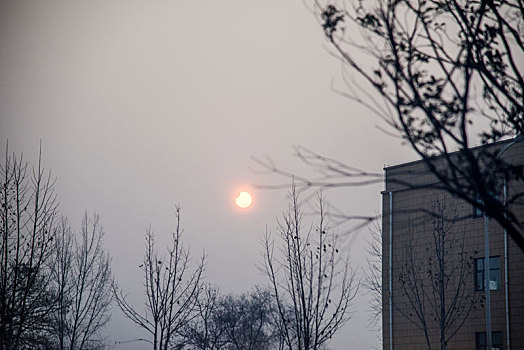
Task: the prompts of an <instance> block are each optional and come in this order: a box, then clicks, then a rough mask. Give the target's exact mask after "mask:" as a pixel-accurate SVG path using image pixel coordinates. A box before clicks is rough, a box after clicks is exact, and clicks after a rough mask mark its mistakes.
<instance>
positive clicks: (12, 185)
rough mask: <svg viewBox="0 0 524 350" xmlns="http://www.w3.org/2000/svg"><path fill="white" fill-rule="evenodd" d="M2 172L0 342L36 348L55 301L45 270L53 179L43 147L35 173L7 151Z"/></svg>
mask: <svg viewBox="0 0 524 350" xmlns="http://www.w3.org/2000/svg"><path fill="white" fill-rule="evenodd" d="M0 177H1V187H0V202H1V211H0V346H1V348H2V349H6V350H8V349H21V348H36V347H39V346H43V345H45V344H46V343H47V336H46V334H47V333H46V332H47V331H48V330H49V327H50V324H51V323H50V318H49V315H50V313H51V311H52V309H53V307H54V305H55V300H54V296H53V295H51V294H50V293H49V290H48V289H47V285H48V283H49V279H50V276H49V274H47V273H45V272H44V270H45V268H46V263H47V261H48V258H49V256H50V254H51V252H52V240H53V239H54V234H55V219H56V212H57V206H58V202H57V201H56V196H55V194H54V189H53V185H54V179H53V178H52V177H51V174H50V172H48V171H45V170H44V168H43V167H42V156H41V152H40V154H39V158H38V164H37V166H36V167H35V168H33V171H32V172H31V171H28V164H27V163H26V162H24V160H23V159H22V157H16V156H15V155H14V154H9V153H8V151H7V150H6V155H5V158H4V162H3V164H2V165H1V166H0Z"/></svg>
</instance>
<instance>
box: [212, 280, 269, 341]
mask: <svg viewBox="0 0 524 350" xmlns="http://www.w3.org/2000/svg"><path fill="white" fill-rule="evenodd" d="M271 312H272V309H271V295H270V293H269V291H267V290H261V289H255V290H253V291H251V292H250V293H246V294H242V295H240V296H238V297H235V296H232V295H227V296H224V297H222V298H221V299H220V301H219V305H218V308H217V310H216V314H215V317H216V322H217V323H218V324H219V325H220V326H221V327H222V328H223V330H224V335H225V340H226V344H227V349H231V350H265V349H266V350H267V349H272V348H273V347H274V346H275V344H274V342H275V341H278V335H276V334H275V332H274V331H275V330H274V328H273V324H272V317H271Z"/></svg>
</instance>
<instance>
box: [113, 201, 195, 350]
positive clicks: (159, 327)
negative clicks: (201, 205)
mask: <svg viewBox="0 0 524 350" xmlns="http://www.w3.org/2000/svg"><path fill="white" fill-rule="evenodd" d="M176 220H177V221H176V227H175V231H174V232H173V233H172V236H171V244H170V246H169V248H168V251H167V255H165V256H159V255H158V252H157V249H156V247H155V239H154V234H153V231H152V230H151V228H149V229H147V231H146V236H145V238H146V242H145V243H146V252H145V255H144V260H143V263H142V264H141V265H140V268H141V269H142V271H143V272H144V289H145V294H146V312H145V314H141V313H140V312H138V311H137V309H136V308H135V307H134V306H132V305H131V304H130V303H128V301H127V300H126V296H125V295H124V294H123V292H122V291H121V290H119V289H118V287H117V286H116V284H115V285H114V287H113V290H114V296H115V300H116V302H117V304H118V306H119V307H120V309H121V310H122V312H123V313H124V315H125V316H126V317H127V318H129V319H130V320H131V321H133V322H134V323H135V324H137V325H138V326H140V327H142V328H143V329H144V330H146V331H147V332H148V333H149V334H150V337H151V339H150V340H148V342H149V343H151V345H152V346H153V350H166V349H169V348H171V347H173V346H175V344H174V342H175V340H176V336H177V334H178V332H179V331H180V330H181V329H182V327H183V326H184V325H185V324H186V323H187V322H188V321H189V320H190V319H191V318H192V317H195V314H194V310H195V308H196V306H197V301H198V297H199V293H200V290H201V288H202V274H203V271H204V265H205V257H204V256H202V258H201V260H200V262H199V263H198V265H197V267H196V269H195V270H194V271H191V270H190V262H191V259H190V256H189V250H188V249H185V248H184V247H183V245H182V227H181V226H180V208H179V207H177V208H176Z"/></svg>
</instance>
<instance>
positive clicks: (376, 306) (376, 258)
mask: <svg viewBox="0 0 524 350" xmlns="http://www.w3.org/2000/svg"><path fill="white" fill-rule="evenodd" d="M366 242H367V252H368V258H367V261H366V262H367V269H366V270H365V271H364V278H363V280H362V285H363V286H364V288H366V289H367V290H368V292H369V294H370V296H371V301H370V304H369V307H370V311H371V316H370V318H369V321H370V323H371V324H372V325H375V326H376V325H379V327H380V325H381V323H382V322H381V320H382V228H381V226H380V224H378V223H376V222H375V224H374V225H373V226H372V227H371V228H370V229H369V239H368V240H367V241H366Z"/></svg>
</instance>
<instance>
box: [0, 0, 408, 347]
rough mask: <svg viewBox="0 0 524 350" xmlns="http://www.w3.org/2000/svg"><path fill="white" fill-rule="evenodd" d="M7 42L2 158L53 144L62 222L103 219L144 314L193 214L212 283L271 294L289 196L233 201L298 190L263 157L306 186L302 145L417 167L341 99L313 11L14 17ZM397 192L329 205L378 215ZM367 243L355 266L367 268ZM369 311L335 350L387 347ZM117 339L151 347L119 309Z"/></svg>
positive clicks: (6, 24)
mask: <svg viewBox="0 0 524 350" xmlns="http://www.w3.org/2000/svg"><path fill="white" fill-rule="evenodd" d="M0 33H1V35H0V142H1V145H0V150H1V151H2V152H5V144H6V140H7V139H9V148H10V151H14V152H16V153H22V152H23V153H24V156H25V158H26V159H28V160H29V161H34V160H35V158H36V156H37V154H38V147H39V142H40V140H42V144H43V159H44V165H45V166H46V167H47V168H50V169H51V170H52V172H53V174H54V175H55V176H56V177H57V183H56V191H57V194H58V196H59V200H60V210H61V212H62V213H63V214H64V215H66V216H68V217H69V219H70V220H71V222H72V223H73V225H74V226H76V227H77V228H78V227H79V225H80V221H81V217H82V214H83V211H84V210H86V209H87V210H89V211H96V212H98V213H99V214H100V216H101V219H102V222H103V225H104V227H105V231H106V237H105V247H106V249H107V250H108V251H109V252H110V253H111V255H112V257H113V271H114V273H115V276H116V278H117V279H118V281H119V283H120V285H121V286H122V287H123V288H124V289H125V290H127V291H128V292H129V293H130V297H131V300H133V301H136V303H137V304H139V303H140V302H141V300H142V299H141V297H142V289H141V279H142V276H141V274H140V270H139V268H138V265H139V264H140V263H141V259H142V254H143V235H144V230H145V228H146V227H147V226H148V225H149V224H151V225H152V228H153V230H154V231H155V232H156V233H157V237H158V241H159V242H166V241H167V239H168V237H169V233H170V232H171V229H172V227H173V225H174V207H175V205H176V204H178V203H179V204H181V206H182V208H183V210H182V223H183V226H184V229H185V233H184V234H185V236H184V237H185V238H184V239H185V242H186V244H187V245H189V246H190V248H191V251H192V255H193V256H194V257H195V258H197V257H198V256H199V255H200V254H201V253H202V251H205V253H206V254H207V255H208V268H207V273H206V278H207V281H209V282H211V283H214V284H217V285H218V286H219V287H220V289H221V291H222V292H224V293H230V292H232V293H241V292H245V291H248V290H249V289H251V288H252V287H253V286H254V285H255V284H263V283H265V279H264V276H262V275H261V274H260V273H259V272H258V270H257V267H256V264H257V263H260V262H261V261H262V260H261V257H260V254H259V252H260V249H261V245H260V238H261V236H262V234H263V232H264V230H265V227H266V225H267V227H268V229H270V230H273V229H274V228H275V226H276V221H275V219H276V217H278V216H279V215H280V213H281V212H282V211H283V210H284V209H285V208H286V207H287V203H286V191H285V190H282V191H267V190H257V189H253V188H252V189H253V192H254V197H255V202H254V205H253V207H252V208H251V209H249V210H245V211H241V210H238V209H236V208H235V207H234V205H233V198H234V196H235V194H236V191H238V190H239V189H241V188H249V187H250V186H251V185H253V184H273V183H281V182H285V181H286V179H283V178H279V177H270V176H260V175H256V174H254V173H253V172H252V171H250V167H254V163H253V162H252V161H251V160H250V157H251V156H257V157H264V156H266V155H268V156H270V157H271V158H272V159H274V160H275V161H276V162H277V164H279V165H280V166H281V167H283V168H285V169H287V170H290V171H297V172H300V173H307V172H308V169H307V168H306V167H304V166H303V165H302V164H301V163H300V162H299V161H298V160H297V159H296V158H294V157H293V149H292V147H293V145H303V146H306V147H308V148H310V149H313V150H315V151H317V152H319V153H322V154H325V155H328V156H331V157H334V158H337V159H340V160H342V161H345V162H347V163H350V164H353V165H356V166H359V167H361V168H365V169H367V170H370V171H375V172H380V171H381V170H382V168H383V166H384V164H396V163H399V162H404V161H408V160H411V159H414V156H412V155H410V154H409V152H408V151H407V150H406V149H405V148H402V146H401V145H400V142H399V141H398V140H396V139H393V138H391V137H389V136H386V135H385V134H383V133H382V132H381V131H379V130H378V129H377V128H376V125H382V122H381V121H380V120H379V119H378V118H376V117H375V116H374V115H372V114H371V113H370V112H368V111H367V110H365V109H363V108H362V107H361V106H359V105H358V104H355V103H353V102H351V101H349V100H347V99H345V98H343V97H341V96H340V95H338V94H336V93H334V92H333V91H332V88H331V86H332V84H334V85H336V86H342V83H341V79H340V70H341V66H340V63H339V62H338V61H337V60H336V59H335V58H333V57H332V56H331V55H330V54H329V52H328V49H327V47H326V46H325V41H324V39H323V36H322V32H321V30H320V27H319V25H318V23H317V21H316V19H315V18H314V16H313V15H312V14H311V13H310V12H309V11H308V10H307V8H306V7H305V6H304V5H303V3H302V2H301V1H300V0H285V1H282V0H263V1H262V0H243V1H240V0H237V1H235V0H200V1H178V0H172V1H155V2H150V1H130V0H125V1H83V2H80V1H1V2H0ZM381 189H382V185H376V186H370V187H366V188H357V189H345V190H337V191H336V192H335V191H331V192H329V193H328V200H331V201H332V202H333V203H334V204H335V205H336V206H337V207H339V208H340V209H343V210H344V211H345V212H347V213H351V214H357V215H360V214H374V213H376V212H378V211H379V210H380V190H381ZM366 233H367V230H363V231H362V232H360V235H359V236H358V239H357V241H356V242H355V244H354V245H353V248H352V251H351V254H352V255H353V263H354V266H355V268H358V266H362V265H364V261H365V254H364V252H363V248H362V247H363V241H364V239H365V235H366ZM353 309H354V310H355V316H354V319H353V320H352V321H350V322H349V324H348V326H346V327H345V328H344V329H343V330H342V333H343V334H341V335H340V336H338V337H337V339H336V340H335V341H334V342H333V343H332V347H333V348H335V349H344V348H345V346H344V344H345V343H347V342H351V343H352V345H353V346H354V348H358V349H366V348H368V347H369V346H373V345H376V339H375V334H374V333H373V332H372V331H369V330H367V327H366V324H367V305H366V300H365V297H361V298H360V299H359V300H358V301H357V302H356V303H355V304H354V308H353ZM108 332H109V337H110V339H111V340H112V341H115V340H126V339H129V338H132V337H133V336H135V335H136V334H139V333H137V332H136V329H135V327H134V326H133V325H132V324H131V323H130V322H129V321H127V320H125V319H123V318H122V316H121V314H120V311H119V310H118V309H116V308H115V309H114V310H113V319H112V321H111V324H110V326H109V328H108ZM116 348H117V349H124V348H129V344H127V345H126V346H117V347H116ZM134 348H136V349H142V348H145V345H144V344H135V347H134Z"/></svg>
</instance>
